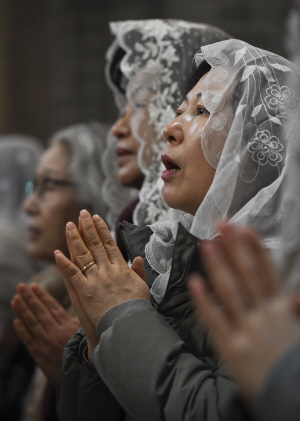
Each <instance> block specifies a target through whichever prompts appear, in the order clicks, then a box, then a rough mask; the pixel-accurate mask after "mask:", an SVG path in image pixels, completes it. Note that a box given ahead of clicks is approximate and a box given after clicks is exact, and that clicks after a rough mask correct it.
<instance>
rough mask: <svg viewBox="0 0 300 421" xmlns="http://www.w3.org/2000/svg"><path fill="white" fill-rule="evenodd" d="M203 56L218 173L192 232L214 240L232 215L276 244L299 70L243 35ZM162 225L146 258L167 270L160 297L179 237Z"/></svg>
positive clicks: (207, 141)
mask: <svg viewBox="0 0 300 421" xmlns="http://www.w3.org/2000/svg"><path fill="white" fill-rule="evenodd" d="M203 59H204V60H206V61H207V62H208V63H209V64H210V65H211V66H212V69H211V70H210V72H209V73H208V75H207V76H206V78H205V79H204V82H203V89H202V91H203V92H202V100H203V104H204V106H205V107H206V108H207V110H208V111H209V112H210V117H209V119H208V121H207V123H206V125H205V127H204V128H203V129H202V132H201V144H202V148H203V152H204V154H205V157H206V159H207V161H208V162H209V163H210V164H211V165H212V167H214V168H216V173H215V177H214V180H213V183H212V185H211V187H210V189H209V191H208V193H207V194H206V196H205V198H204V200H203V201H202V203H201V204H200V206H199V208H198V210H197V212H196V214H195V216H194V217H192V216H190V219H189V222H190V225H191V228H190V232H191V233H192V234H193V235H195V236H196V237H198V238H199V239H211V238H213V237H215V236H216V235H217V233H216V231H215V222H216V221H217V220H220V219H224V218H229V219H230V221H231V222H233V223H237V224H239V225H250V226H252V227H254V228H256V229H257V230H258V231H259V232H260V233H261V235H262V237H263V239H264V243H265V245H266V246H268V247H276V246H277V245H278V241H279V238H280V235H281V233H282V216H283V206H282V200H281V194H282V186H283V180H284V178H285V174H286V162H287V159H288V157H289V142H288V140H289V137H290V136H291V134H292V133H293V132H295V127H296V126H295V121H296V120H297V117H296V116H298V115H299V97H298V96H296V95H295V90H294V83H292V79H293V78H294V79H295V74H296V73H297V72H298V69H296V68H295V67H294V66H293V65H292V63H290V62H289V61H288V60H286V59H284V58H282V57H280V56H278V55H275V54H273V53H270V52H267V51H264V50H261V49H259V48H255V47H253V46H251V45H249V44H247V43H245V42H243V41H240V40H226V41H221V42H218V43H215V44H212V45H207V46H204V47H202V48H201V53H198V54H197V55H196V61H197V63H198V64H200V63H201V61H202V60H203ZM287 75H289V78H287ZM195 194H197V192H195ZM170 217H171V221H170V222H169V223H168V224H166V226H167V227H168V226H170V224H171V225H172V226H174V224H176V223H178V220H179V219H180V217H181V216H180V212H175V213H173V215H170ZM156 227H157V225H156V224H154V225H152V226H151V229H152V231H153V236H152V237H151V240H150V242H149V244H147V260H148V261H149V263H150V264H151V266H152V267H153V268H154V269H155V270H157V271H158V272H159V274H160V275H159V277H158V278H157V280H156V281H155V283H154V284H155V287H153V293H155V296H156V299H157V301H161V299H162V297H163V295H164V292H165V288H166V287H167V284H168V274H169V270H170V266H171V264H172V257H170V256H171V255H172V252H171V246H170V245H172V246H173V245H174V239H172V238H171V233H170V231H168V236H165V235H162V233H164V232H165V231H164V229H163V226H161V225H159V229H157V228H156ZM161 262H163V265H162V263H161ZM158 268H160V271H159V270H158ZM162 284H163V287H162ZM154 289H155V291H154Z"/></svg>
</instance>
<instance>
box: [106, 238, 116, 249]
mask: <svg viewBox="0 0 300 421" xmlns="http://www.w3.org/2000/svg"><path fill="white" fill-rule="evenodd" d="M103 244H104V247H105V248H106V249H110V250H112V249H115V248H116V243H115V242H114V240H113V239H112V238H106V239H105V240H104V241H103Z"/></svg>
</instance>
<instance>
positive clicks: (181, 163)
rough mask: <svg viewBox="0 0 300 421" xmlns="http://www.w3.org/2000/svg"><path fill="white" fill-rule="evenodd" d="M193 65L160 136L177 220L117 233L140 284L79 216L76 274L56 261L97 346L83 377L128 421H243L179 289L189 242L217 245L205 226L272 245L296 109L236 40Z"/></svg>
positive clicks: (189, 265)
mask: <svg viewBox="0 0 300 421" xmlns="http://www.w3.org/2000/svg"><path fill="white" fill-rule="evenodd" d="M196 59H197V61H198V63H201V64H200V66H199V68H198V71H197V73H196V74H195V77H194V78H193V80H192V81H191V84H190V86H189V89H188V91H189V93H188V94H187V96H186V98H185V99H184V101H183V102H182V104H181V105H180V107H179V109H178V117H177V118H176V119H175V120H174V121H173V122H171V123H170V124H169V125H168V126H167V127H166V129H165V132H164V136H165V138H166V140H167V141H168V145H167V147H166V148H165V154H164V155H163V157H162V160H163V162H164V165H165V166H166V170H165V171H164V172H163V174H162V177H163V179H164V199H165V200H166V202H167V204H168V205H169V206H171V207H173V208H177V209H180V210H181V211H176V212H175V211H174V213H175V216H174V218H173V220H172V221H171V222H170V223H169V224H168V223H164V222H162V223H157V224H155V225H152V226H151V227H150V228H149V227H146V228H139V227H135V226H131V225H128V224H125V225H124V227H123V231H124V237H125V240H126V241H127V245H128V249H129V251H130V257H131V259H133V258H135V257H136V256H142V257H144V256H145V257H146V259H145V269H146V274H145V272H144V273H143V271H142V270H141V268H140V267H139V265H140V263H138V262H140V259H136V260H134V262H133V266H134V270H132V269H128V268H126V265H125V263H124V262H123V263H122V262H121V260H120V259H119V258H118V257H117V256H118V252H117V249H115V248H114V247H113V244H112V242H111V239H110V237H109V233H108V231H107V229H106V227H105V226H104V224H103V223H102V221H101V218H99V217H98V216H94V218H93V219H92V218H91V217H90V216H89V215H88V214H87V213H86V212H82V214H81V222H82V229H83V232H84V233H85V234H84V235H85V243H86V245H85V244H84V243H83V242H82V241H80V236H79V234H78V232H77V230H76V228H75V227H74V226H71V225H70V226H69V227H68V228H67V237H68V239H69V246H70V249H71V253H73V256H75V258H77V256H83V255H84V256H85V258H83V259H82V260H81V261H80V262H78V266H79V268H78V267H76V266H75V265H74V264H72V263H71V262H70V261H68V259H66V258H65V257H64V256H63V255H62V253H60V252H58V251H57V252H56V261H57V264H58V266H59V268H60V270H61V271H62V273H63V274H64V277H65V279H66V280H67V286H68V289H69V292H70V294H71V295H72V296H74V289H75V290H76V294H78V296H79V298H80V305H79V303H78V302H77V310H78V313H80V315H81V323H82V325H83V326H86V329H87V331H89V334H90V335H91V339H92V338H93V335H95V333H93V329H95V328H96V329H97V330H96V332H97V334H98V335H100V341H99V344H98V345H97V346H96V347H95V348H94V350H93V348H92V349H88V354H87V356H88V357H89V359H91V358H92V359H93V362H94V364H95V366H93V367H94V368H93V369H95V368H96V370H97V372H98V373H99V375H100V376H101V379H102V380H103V381H104V382H105V384H106V385H107V386H108V388H109V389H110V390H111V392H112V393H113V395H114V397H115V398H116V399H117V401H118V402H119V403H120V404H121V406H122V408H123V409H124V410H125V412H126V414H127V415H128V416H130V417H131V418H133V419H137V420H138V419H143V420H148V419H149V420H153V419H157V420H160V419H164V420H166V419H167V420H177V419H178V420H182V419H186V420H196V419H203V420H219V419H222V420H224V419H228V420H233V419H238V420H240V419H245V418H247V416H246V414H245V412H244V409H243V405H242V403H241V402H240V400H239V397H238V394H237V390H236V389H235V385H234V384H233V383H232V382H231V380H230V378H229V377H228V375H227V374H226V370H225V368H224V367H223V366H222V364H220V361H218V360H217V359H216V358H215V357H214V356H213V354H212V353H211V351H210V347H209V346H208V343H207V336H206V334H205V333H204V332H203V331H202V329H201V327H196V326H195V324H194V315H193V312H192V310H191V308H190V303H189V300H188V297H187V293H186V277H187V275H188V273H189V272H190V271H192V270H199V271H201V272H202V273H203V271H204V268H203V267H202V263H201V261H199V259H198V258H197V255H195V251H196V249H197V244H198V239H201V240H203V239H206V238H213V237H215V236H216V235H217V232H216V231H215V228H214V222H215V218H230V220H231V221H235V222H236V223H238V224H250V225H252V226H254V227H256V228H257V229H258V230H259V231H260V232H261V234H262V236H263V238H264V241H265V244H266V245H267V246H276V244H277V242H278V238H279V237H280V235H281V225H282V221H281V217H282V209H281V207H282V206H281V200H280V193H281V186H282V181H283V178H284V175H285V173H286V165H285V162H286V157H287V156H288V154H289V145H288V142H287V139H288V136H289V133H291V131H292V130H293V127H294V121H293V113H294V111H295V110H298V109H299V100H298V99H297V98H296V97H295V92H294V91H293V89H291V88H290V87H289V86H287V85H286V77H285V76H286V73H291V74H292V73H293V70H294V69H293V65H292V64H291V63H290V62H288V61H287V60H285V59H283V58H282V57H279V56H277V55H275V54H272V53H269V52H266V51H264V50H261V49H259V48H255V47H252V46H251V45H249V44H247V43H245V42H242V41H239V40H228V41H222V42H219V43H215V44H212V45H208V46H205V47H202V53H201V55H197V57H196ZM203 60H204V61H203ZM282 130H284V135H283V134H282ZM178 221H181V222H183V225H185V228H184V227H182V226H181V225H179V224H178ZM93 227H94V228H93ZM188 231H190V232H188ZM88 232H89V233H90V234H88ZM152 232H153V233H152ZM191 233H192V234H194V235H191ZM88 237H89V239H88ZM149 237H150V241H149ZM175 238H176V240H174V239H175ZM97 242H99V246H98V247H100V245H101V244H102V248H101V252H100V253H98V252H95V243H97ZM145 243H147V245H146V250H145V249H144V246H143V244H145ZM89 244H92V245H93V247H91V246H89ZM104 250H105V251H104ZM93 259H94V260H93ZM91 261H92V263H91ZM89 262H90V264H91V269H89V271H86V272H85V273H84V274H82V270H83V271H85V268H86V265H87V264H89ZM133 266H132V267H133ZM81 267H83V269H81V271H80V268H81ZM125 268H126V269H125ZM137 273H138V274H140V275H141V277H142V278H143V279H145V277H146V282H147V284H148V286H147V285H145V283H144V282H143V281H142V280H141V278H140V277H139V276H138V275H137ZM149 287H151V293H152V294H150V292H149ZM112 289H113V292H112ZM97 297H101V300H100V298H97ZM150 301H151V302H152V305H151V303H150ZM75 305H76V304H75ZM153 307H154V308H153ZM83 310H84V311H85V313H84V312H83ZM197 329H199V330H198V331H197ZM174 331H175V332H174ZM95 342H96V337H95V338H94V343H95ZM90 343H91V342H90ZM68 346H70V347H73V346H74V343H73V342H72V343H71V342H70V343H69V345H68ZM86 364H91V363H90V362H88V359H86ZM91 370H92V367H91Z"/></svg>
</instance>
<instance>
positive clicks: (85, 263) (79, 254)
mask: <svg viewBox="0 0 300 421" xmlns="http://www.w3.org/2000/svg"><path fill="white" fill-rule="evenodd" d="M66 236H67V243H68V247H69V251H70V255H71V258H72V260H74V263H75V262H76V265H78V267H79V268H80V270H82V269H84V268H86V269H85V271H86V272H85V271H84V272H85V273H87V271H89V272H92V271H93V270H94V271H95V270H97V269H98V267H97V262H96V265H92V264H91V263H92V262H95V257H94V256H93V255H92V253H91V252H90V250H89V249H88V248H87V247H86V245H85V243H84V241H83V240H82V238H81V236H80V234H79V232H78V230H77V228H76V225H75V224H74V223H73V222H68V223H67V227H66ZM70 263H71V262H70ZM74 267H75V264H73V266H68V270H69V272H70V271H71V272H72V274H73V275H74V273H73V272H74V270H73V271H72V269H74ZM76 267H77V266H76ZM64 269H65V270H66V269H67V268H66V267H64Z"/></svg>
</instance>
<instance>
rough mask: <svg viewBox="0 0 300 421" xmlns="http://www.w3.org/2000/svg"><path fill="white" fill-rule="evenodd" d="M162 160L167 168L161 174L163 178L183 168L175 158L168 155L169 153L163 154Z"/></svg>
mask: <svg viewBox="0 0 300 421" xmlns="http://www.w3.org/2000/svg"><path fill="white" fill-rule="evenodd" d="M161 161H162V163H163V164H164V166H165V167H166V170H165V171H163V172H162V174H161V178H162V179H163V180H165V179H166V178H168V177H170V176H171V175H174V174H177V173H178V172H179V171H180V170H181V168H180V167H179V165H178V164H177V163H176V162H175V161H174V160H173V159H171V158H170V157H168V155H165V154H163V155H162V156H161Z"/></svg>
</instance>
